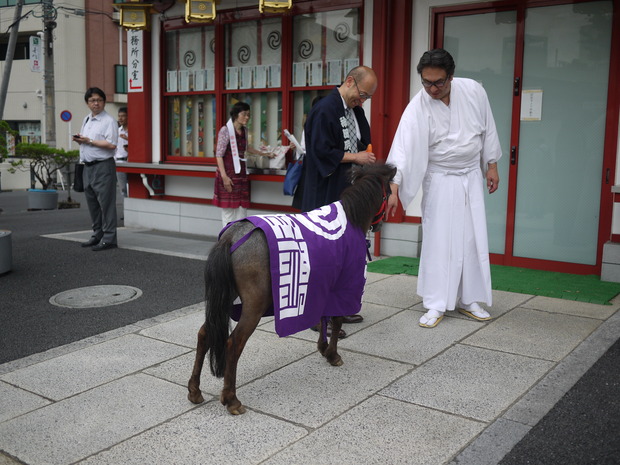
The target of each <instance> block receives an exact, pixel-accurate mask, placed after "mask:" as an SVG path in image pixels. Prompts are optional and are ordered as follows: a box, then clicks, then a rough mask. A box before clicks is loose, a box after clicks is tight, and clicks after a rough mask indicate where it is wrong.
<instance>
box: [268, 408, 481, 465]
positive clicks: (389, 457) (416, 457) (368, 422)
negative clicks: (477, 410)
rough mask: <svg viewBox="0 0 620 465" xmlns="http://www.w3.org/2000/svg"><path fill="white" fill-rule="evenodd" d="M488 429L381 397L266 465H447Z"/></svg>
mask: <svg viewBox="0 0 620 465" xmlns="http://www.w3.org/2000/svg"><path fill="white" fill-rule="evenodd" d="M484 427H485V424H484V423H479V422H476V421H472V420H468V419H465V418H461V417H458V416H455V415H449V414H446V413H443V412H438V411H436V410H432V409H428V408H423V407H419V406H417V405H412V404H407V403H404V402H399V401H397V400H393V399H387V398H384V397H380V396H376V397H373V398H372V399H369V400H368V401H366V402H364V403H362V404H360V405H358V406H356V407H355V408H353V409H351V410H350V411H348V412H346V413H344V414H343V415H341V416H340V417H338V418H336V419H335V420H334V421H332V422H331V423H329V424H327V425H325V426H324V427H322V428H321V429H319V430H316V431H314V432H313V433H312V434H310V435H308V436H307V437H305V438H303V439H302V440H301V441H299V442H297V443H295V444H293V445H292V446H291V447H288V448H287V449H286V450H284V451H282V452H280V453H278V454H276V455H275V456H274V457H272V458H271V459H269V460H267V461H266V462H264V465H290V464H321V465H332V464H333V465H359V464H364V465H385V464H390V465H399V464H403V465H416V464H420V465H421V464H441V463H445V462H446V461H447V460H448V459H449V458H450V457H451V456H452V455H454V454H455V453H456V452H457V451H458V450H459V449H461V448H462V447H464V446H465V445H466V444H467V443H468V442H469V441H471V440H472V438H474V437H475V436H476V435H477V434H479V433H480V431H482V429H484Z"/></svg>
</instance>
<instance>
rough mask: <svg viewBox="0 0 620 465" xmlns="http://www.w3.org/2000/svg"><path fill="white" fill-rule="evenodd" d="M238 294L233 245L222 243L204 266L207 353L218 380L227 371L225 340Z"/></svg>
mask: <svg viewBox="0 0 620 465" xmlns="http://www.w3.org/2000/svg"><path fill="white" fill-rule="evenodd" d="M235 295H236V289H235V276H234V274H233V269H232V258H231V254H230V242H229V241H221V242H219V243H217V244H216V245H215V246H214V247H213V249H211V252H210V253H209V258H208V259H207V264H206V266H205V301H206V318H205V323H206V324H205V327H206V330H207V350H208V351H209V364H210V366H211V373H213V375H214V376H217V377H218V378H221V377H222V376H224V369H225V368H226V341H227V340H228V336H229V331H230V311H231V307H232V303H233V300H234V299H235Z"/></svg>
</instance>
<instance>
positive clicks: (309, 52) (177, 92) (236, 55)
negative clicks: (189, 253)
mask: <svg viewBox="0 0 620 465" xmlns="http://www.w3.org/2000/svg"><path fill="white" fill-rule="evenodd" d="M331 3H332V2H329V1H327V0H321V1H318V2H312V4H310V2H306V3H305V4H303V5H302V3H300V6H298V7H297V11H295V10H294V11H293V15H292V16H288V15H285V16H282V15H276V16H268V17H263V16H261V15H259V14H258V9H256V15H255V16H254V12H252V11H251V10H248V9H246V10H244V12H243V13H242V14H241V16H240V15H239V14H238V12H237V11H233V10H229V11H226V12H222V13H221V14H220V13H218V16H217V18H216V20H215V22H214V23H213V24H209V25H203V26H196V25H192V26H187V25H186V24H184V23H183V22H182V21H181V20H180V19H177V20H173V19H171V20H169V21H168V22H166V23H165V24H164V29H165V55H164V63H165V70H164V74H163V75H162V77H163V88H164V93H163V97H164V102H165V107H166V109H167V110H166V115H165V121H164V128H165V129H164V131H165V134H166V135H165V143H164V146H165V147H166V153H165V154H164V158H165V159H166V160H167V161H172V162H183V161H187V162H199V159H198V157H208V158H211V157H214V156H215V147H216V144H217V140H216V138H217V133H218V132H219V129H220V127H221V126H223V125H224V124H226V121H227V120H228V119H229V111H230V109H231V107H232V106H233V104H234V103H236V102H238V101H243V102H246V103H247V104H249V105H250V110H251V118H250V122H249V123H248V135H249V141H248V142H249V144H250V145H251V146H252V147H254V148H257V149H260V148H261V146H270V147H271V148H273V149H276V148H277V147H278V146H280V145H282V143H283V142H284V141H283V134H282V131H283V130H284V129H288V130H289V131H290V132H291V133H292V134H294V135H295V136H296V137H297V139H299V140H300V139H301V134H302V131H303V124H304V122H305V116H306V115H307V114H308V112H309V111H310V108H311V106H312V103H313V101H314V99H315V98H316V97H317V96H324V95H327V94H328V93H330V92H332V89H333V88H334V86H338V85H340V84H341V83H342V81H343V80H344V78H345V77H346V75H347V73H348V72H349V71H350V70H351V69H352V68H354V67H355V66H358V65H359V62H360V59H359V57H360V52H361V49H360V47H361V30H360V8H346V9H333V7H332V6H331ZM350 5H351V2H347V6H350ZM361 5H362V2H361V1H360V2H359V6H360V7H361ZM317 9H318V10H319V11H317ZM310 11H312V12H311V13H310ZM300 13H301V14H300ZM216 64H217V67H216ZM285 144H286V145H287V146H288V142H285ZM190 158H191V160H190ZM205 161H206V160H205ZM213 162H214V161H213V159H212V158H211V160H209V163H213Z"/></svg>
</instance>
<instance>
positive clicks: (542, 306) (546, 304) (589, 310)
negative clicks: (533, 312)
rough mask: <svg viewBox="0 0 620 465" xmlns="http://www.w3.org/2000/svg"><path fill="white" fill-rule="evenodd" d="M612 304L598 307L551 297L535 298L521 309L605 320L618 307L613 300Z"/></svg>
mask: <svg viewBox="0 0 620 465" xmlns="http://www.w3.org/2000/svg"><path fill="white" fill-rule="evenodd" d="M612 302H613V305H598V304H590V303H587V302H579V301H576V300H563V299H552V298H551V297H542V296H536V297H534V298H533V299H530V300H529V301H528V302H527V303H526V304H524V305H523V307H527V308H534V309H537V310H545V311H547V312H555V313H564V314H566V315H575V316H583V317H588V318H596V319H599V320H606V319H607V318H609V317H610V316H611V315H613V314H614V313H615V312H616V310H618V308H619V307H620V301H616V300H613V301H612Z"/></svg>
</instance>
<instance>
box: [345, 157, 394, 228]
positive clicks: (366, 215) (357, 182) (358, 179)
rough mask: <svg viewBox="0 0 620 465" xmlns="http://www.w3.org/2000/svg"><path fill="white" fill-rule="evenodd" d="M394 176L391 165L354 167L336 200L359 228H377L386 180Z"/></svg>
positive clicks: (385, 195) (387, 187) (383, 206)
mask: <svg viewBox="0 0 620 465" xmlns="http://www.w3.org/2000/svg"><path fill="white" fill-rule="evenodd" d="M395 175H396V168H395V167H393V166H392V165H364V166H354V167H353V168H351V172H350V174H349V177H350V181H351V186H349V187H347V188H346V189H345V190H344V191H343V193H342V195H341V196H340V200H341V201H342V206H343V208H344V211H345V213H346V215H347V218H348V220H349V221H350V222H351V223H352V224H353V225H355V226H357V227H358V228H360V229H361V230H362V231H364V232H366V231H368V230H370V231H373V232H375V231H379V230H380V229H381V225H382V223H383V217H384V214H385V209H386V207H387V200H388V197H389V196H390V193H391V190H390V181H392V179H393V178H394V176H395Z"/></svg>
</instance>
